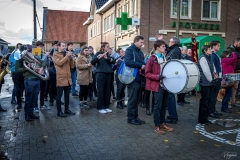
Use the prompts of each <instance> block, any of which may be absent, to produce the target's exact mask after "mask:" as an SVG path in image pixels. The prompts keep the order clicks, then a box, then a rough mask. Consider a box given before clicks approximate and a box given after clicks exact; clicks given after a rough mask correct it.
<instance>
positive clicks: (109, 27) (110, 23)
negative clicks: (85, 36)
mask: <svg viewBox="0 0 240 160" xmlns="http://www.w3.org/2000/svg"><path fill="white" fill-rule="evenodd" d="M111 18H112V17H111V16H108V30H110V29H111V28H112V27H111V25H112V20H111Z"/></svg>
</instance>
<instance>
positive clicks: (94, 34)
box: [93, 24, 96, 37]
mask: <svg viewBox="0 0 240 160" xmlns="http://www.w3.org/2000/svg"><path fill="white" fill-rule="evenodd" d="M95 36H96V24H94V25H93V37H95Z"/></svg>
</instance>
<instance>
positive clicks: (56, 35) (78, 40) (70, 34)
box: [42, 7, 89, 50]
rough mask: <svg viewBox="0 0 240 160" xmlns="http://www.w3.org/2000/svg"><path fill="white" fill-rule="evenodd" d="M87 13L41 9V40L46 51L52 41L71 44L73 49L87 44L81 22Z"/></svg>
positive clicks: (85, 30)
mask: <svg viewBox="0 0 240 160" xmlns="http://www.w3.org/2000/svg"><path fill="white" fill-rule="evenodd" d="M88 16H89V12H80V11H62V10H50V9H48V8H47V7H43V34H42V40H43V42H44V43H45V45H46V49H47V50H48V49H50V48H51V47H52V42H53V41H60V40H61V41H66V42H72V43H73V47H74V48H79V47H81V46H83V45H85V44H86V43H87V28H86V26H83V25H82V24H83V22H84V21H85V20H86V19H87V18H88Z"/></svg>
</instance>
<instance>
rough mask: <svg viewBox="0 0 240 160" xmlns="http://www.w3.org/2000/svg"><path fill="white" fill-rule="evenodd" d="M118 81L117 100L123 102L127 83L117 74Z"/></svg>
mask: <svg viewBox="0 0 240 160" xmlns="http://www.w3.org/2000/svg"><path fill="white" fill-rule="evenodd" d="M115 79H116V83H117V102H122V98H124V97H125V88H126V84H123V83H122V82H121V81H120V80H119V78H118V75H115Z"/></svg>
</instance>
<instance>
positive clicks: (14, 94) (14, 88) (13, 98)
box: [12, 85, 17, 100]
mask: <svg viewBox="0 0 240 160" xmlns="http://www.w3.org/2000/svg"><path fill="white" fill-rule="evenodd" d="M16 94H17V93H16V87H15V85H14V86H13V90H12V100H16V99H15V98H16Z"/></svg>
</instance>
